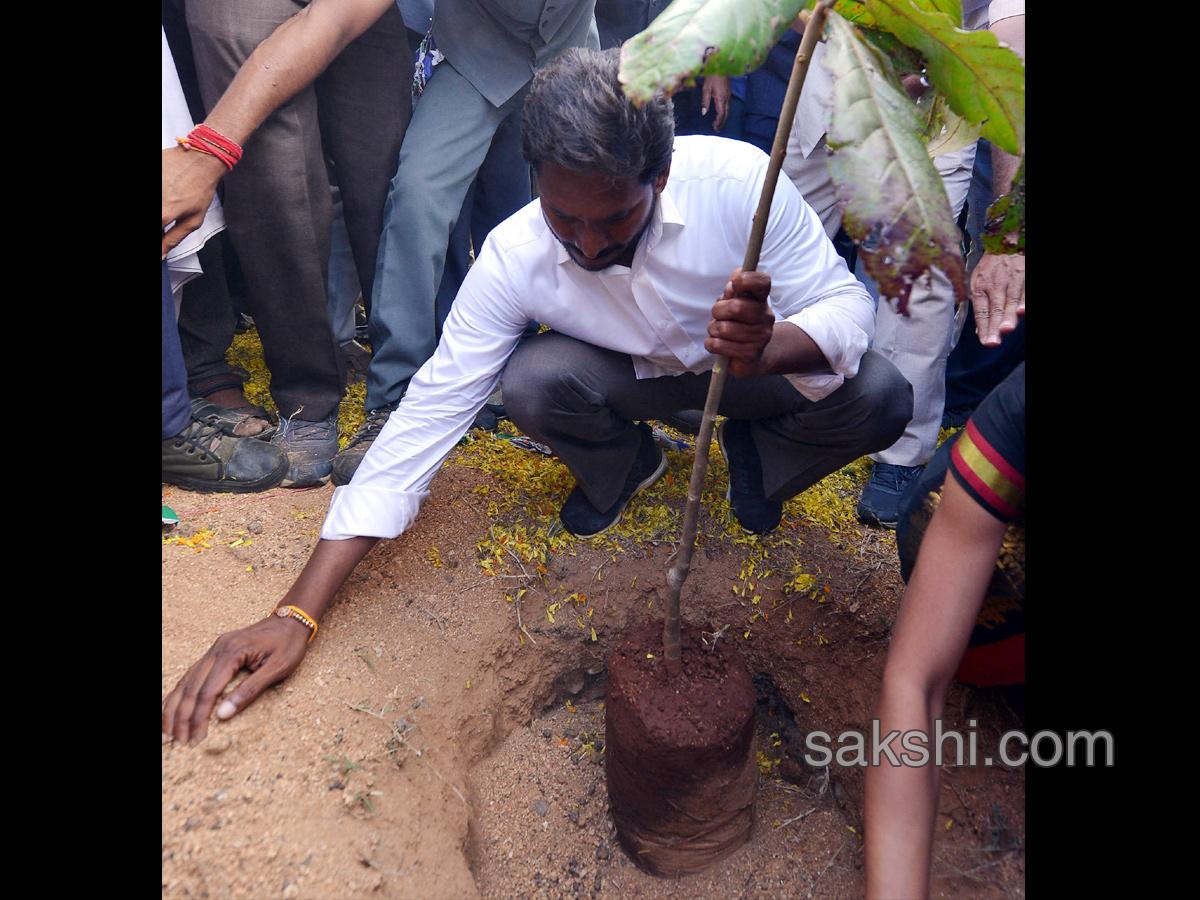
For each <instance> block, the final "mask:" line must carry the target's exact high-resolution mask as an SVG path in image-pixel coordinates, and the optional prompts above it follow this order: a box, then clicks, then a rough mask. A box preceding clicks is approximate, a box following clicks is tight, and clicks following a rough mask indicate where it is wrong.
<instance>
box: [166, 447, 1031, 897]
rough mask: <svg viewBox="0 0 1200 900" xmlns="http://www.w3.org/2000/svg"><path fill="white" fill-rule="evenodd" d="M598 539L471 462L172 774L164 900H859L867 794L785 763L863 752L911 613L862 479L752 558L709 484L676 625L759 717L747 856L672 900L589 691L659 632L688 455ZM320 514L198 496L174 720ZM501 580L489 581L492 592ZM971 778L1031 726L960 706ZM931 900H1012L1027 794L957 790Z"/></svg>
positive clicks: (175, 664)
mask: <svg viewBox="0 0 1200 900" xmlns="http://www.w3.org/2000/svg"><path fill="white" fill-rule="evenodd" d="M670 461H671V467H670V470H669V477H668V478H666V479H664V481H663V482H662V483H660V485H659V486H656V488H655V489H654V490H652V491H651V492H649V494H648V495H647V496H646V497H645V498H644V499H643V498H642V497H639V498H638V499H637V500H635V502H634V503H633V504H632V505H631V507H630V510H629V511H628V512H627V514H626V519H627V520H628V521H629V527H628V528H623V531H624V533H623V534H621V535H618V536H615V537H612V538H608V539H605V538H598V539H595V540H594V541H577V540H573V539H570V538H568V537H566V536H565V535H561V534H557V535H551V534H549V533H548V524H549V523H550V522H552V521H553V511H554V509H556V508H557V507H556V504H557V503H560V502H561V500H562V497H563V496H564V495H565V491H566V490H567V489H568V488H569V486H570V483H571V481H570V476H569V475H567V474H566V473H565V471H563V470H562V468H561V466H559V465H558V464H557V463H556V462H555V461H554V460H551V459H547V458H545V457H542V456H540V455H538V454H536V453H532V452H530V451H525V450H518V449H516V448H514V447H512V446H511V445H510V444H509V443H508V442H506V441H504V440H501V439H497V438H493V437H490V436H488V437H480V438H478V439H477V440H476V441H475V442H474V443H473V444H470V445H467V446H465V447H462V448H460V449H458V450H456V451H455V454H454V455H453V456H452V457H451V461H450V463H449V464H447V465H446V466H445V467H444V468H443V470H442V471H441V472H440V473H439V475H438V476H437V477H436V479H435V480H434V482H433V486H432V495H431V497H430V498H429V500H428V501H427V502H426V503H425V506H424V508H423V510H422V514H421V516H420V517H419V519H418V522H417V524H416V525H415V526H414V527H413V529H412V530H411V531H409V532H408V533H407V534H405V535H403V536H402V537H401V538H399V539H397V540H395V541H386V542H381V543H380V544H379V545H378V546H377V547H376V548H375V550H374V551H372V553H371V554H370V555H369V556H368V557H367V559H366V560H365V561H364V563H363V564H362V565H361V566H360V567H359V568H358V570H357V571H356V572H355V573H354V574H353V575H352V576H351V577H350V579H349V580H348V582H347V584H346V585H345V586H344V587H343V589H342V590H341V592H340V593H339V595H338V598H337V601H336V603H335V605H334V606H333V607H332V608H331V610H330V611H329V613H328V614H327V616H326V617H325V620H324V621H323V622H322V623H321V629H320V634H319V635H318V637H317V639H316V640H315V641H314V642H313V643H312V645H311V647H310V649H309V652H308V655H307V657H306V658H305V660H304V662H303V663H302V664H301V666H300V668H299V669H298V670H297V671H296V672H295V673H294V674H293V675H292V677H291V678H289V679H288V680H287V681H285V682H284V683H282V684H280V685H278V686H276V687H274V688H272V689H270V690H268V691H267V692H266V693H265V694H264V695H263V696H262V697H261V698H260V699H259V700H258V702H257V703H256V704H254V705H253V706H252V707H250V708H249V709H248V710H247V711H245V712H243V713H242V714H241V715H239V716H237V717H236V718H234V719H233V720H231V721H229V722H225V723H216V722H214V724H213V727H212V728H211V730H210V732H209V735H208V737H207V738H206V739H205V740H204V741H203V742H202V743H201V744H200V745H198V746H196V747H190V748H189V747H174V746H164V747H163V749H162V893H163V896H164V897H171V898H177V897H188V898H196V897H200V898H220V897H239V898H240V897H252V898H259V897H262V898H270V897H283V898H359V897H364V898H366V897H372V898H373V897H389V898H476V897H485V898H497V900H500V898H504V900H508V898H531V900H532V898H539V900H540V898H546V900H551V898H571V900H575V898H614V900H630V898H647V900H658V898H676V897H680V898H681V897H688V898H712V900H734V898H750V897H763V898H791V897H795V898H800V897H848V896H854V895H861V894H862V891H863V887H864V872H863V844H862V841H863V824H862V800H863V772H862V770H861V769H860V768H857V767H850V768H844V767H840V766H838V765H836V764H834V765H831V766H829V767H827V768H821V769H813V768H811V767H810V766H808V765H807V764H806V763H805V762H803V760H802V759H801V757H802V755H803V752H804V749H803V747H802V742H803V735H804V734H806V733H808V732H810V731H813V730H817V729H820V730H824V731H826V732H829V733H832V734H837V733H839V732H841V731H843V730H845V729H858V730H861V731H865V732H869V730H870V715H871V704H872V702H873V700H874V696H875V693H876V691H877V689H878V686H879V681H880V677H881V674H882V671H883V663H884V659H885V655H886V651H887V644H888V638H889V633H890V627H891V623H892V621H893V619H894V616H895V613H896V609H897V603H898V600H899V598H900V595H901V593H902V589H903V585H902V582H901V580H900V577H899V574H898V565H897V563H896V554H895V545H894V543H893V541H892V538H891V535H890V533H887V532H882V531H879V530H873V529H868V528H865V527H862V526H858V525H857V524H853V523H851V522H850V521H849V520H848V517H847V515H846V509H847V508H848V505H849V504H850V503H852V502H853V495H854V492H855V490H856V485H857V484H858V483H861V480H862V478H863V477H864V475H865V471H866V469H865V465H863V464H856V466H855V467H850V468H848V469H847V470H845V472H844V473H843V474H841V475H836V476H831V478H830V479H827V480H826V482H823V483H822V484H821V485H818V486H817V487H815V488H814V489H812V491H810V492H808V495H805V496H802V497H801V498H799V499H798V500H796V501H793V502H792V503H791V504H789V506H788V509H787V513H786V515H785V523H784V525H783V526H782V527H781V528H780V529H779V530H778V532H777V533H776V534H775V535H772V536H771V537H770V538H768V539H765V540H758V539H751V538H748V537H746V536H744V535H741V534H740V532H738V531H736V530H734V529H731V528H729V527H728V524H727V518H726V513H725V507H724V506H723V501H722V500H721V499H720V498H721V495H722V494H723V492H724V478H725V472H724V468H723V463H722V462H721V460H720V457H719V454H717V453H716V452H715V449H714V465H713V471H712V472H711V474H710V486H711V490H710V491H709V494H708V496H707V497H706V510H705V513H704V515H703V516H702V519H701V534H702V542H701V543H700V545H699V546H698V548H697V552H696V555H695V557H694V560H693V566H692V571H691V574H690V576H689V578H688V581H687V583H686V585H685V587H684V591H683V604H684V607H683V608H684V616H685V618H688V619H691V620H693V621H697V622H700V623H705V624H706V626H707V627H709V628H710V629H711V630H712V631H714V632H715V631H720V630H722V629H723V631H722V636H721V639H722V640H727V641H731V642H736V645H737V647H738V649H740V650H741V651H742V652H743V653H744V654H745V655H746V657H747V659H748V660H749V662H750V666H751V668H752V670H753V671H754V672H755V674H756V682H757V686H758V689H759V734H758V752H759V764H760V772H761V774H760V779H759V793H758V800H757V811H756V822H755V826H754V830H753V833H752V836H751V839H750V841H749V843H747V844H746V846H744V847H743V848H742V849H741V850H739V851H738V852H737V853H736V854H734V855H733V856H732V857H730V858H728V859H727V860H726V861H724V862H723V863H721V864H719V865H717V866H716V867H715V868H713V869H712V870H710V871H709V872H707V873H705V874H702V875H697V876H692V877H690V878H686V879H681V880H675V881H673V880H661V879H656V878H653V877H651V876H649V875H646V874H644V873H643V872H641V871H640V870H639V869H637V868H636V867H635V866H634V865H633V864H632V863H631V862H630V860H629V859H628V858H627V857H626V855H625V854H624V852H623V851H622V850H621V849H620V847H619V845H617V844H616V841H615V837H614V831H613V826H612V821H611V817H610V816H609V813H608V807H607V804H608V798H607V794H606V791H605V782H604V753H603V749H604V711H603V696H604V667H605V660H606V656H607V653H608V651H609V649H610V648H611V647H612V645H613V644H614V643H615V641H616V640H617V637H618V636H619V635H620V634H621V633H622V632H623V631H624V630H625V629H626V628H627V627H629V626H631V625H632V624H635V623H637V622H639V621H641V620H643V619H645V618H646V617H647V616H653V615H655V614H656V613H658V612H659V611H660V610H661V606H662V602H663V600H664V599H665V596H666V572H667V569H668V567H669V558H670V556H671V554H672V552H673V550H674V543H673V541H674V539H675V538H676V536H677V534H678V520H679V518H680V517H681V512H682V508H683V493H682V487H683V484H684V483H685V482H686V480H687V477H688V472H689V471H690V465H691V454H690V452H688V451H686V450H680V451H674V452H672V453H670ZM332 490H333V489H332V487H325V488H319V489H315V490H309V491H284V490H275V491H270V492H267V493H264V494H260V495H248V496H235V495H201V494H193V493H189V492H186V491H181V490H178V489H176V488H171V487H169V486H167V485H163V503H164V504H168V505H170V506H172V507H173V508H174V509H175V510H176V512H177V513H179V515H180V518H181V524H180V526H179V527H178V528H177V529H175V530H174V531H172V532H169V533H166V534H164V543H163V547H162V638H163V643H162V685H161V691H162V696H163V697H165V696H166V694H167V693H168V692H169V690H170V689H171V687H173V686H174V684H175V683H176V681H177V680H178V679H179V678H180V677H181V676H182V675H183V673H184V672H185V671H186V669H187V668H188V666H189V665H191V663H192V662H194V661H195V660H196V659H197V658H198V657H199V656H200V655H202V654H203V653H204V651H205V650H206V649H207V648H208V646H209V645H210V644H211V642H212V640H213V639H214V638H215V637H216V636H217V635H218V634H220V633H221V632H224V631H227V630H231V629H235V628H239V627H242V626H245V625H247V624H249V623H251V622H253V621H255V620H256V619H258V618H260V617H262V616H264V615H265V614H266V613H267V612H269V611H270V610H271V609H272V608H273V606H274V605H275V603H276V602H277V600H278V598H279V597H280V596H281V595H282V594H283V592H284V591H285V590H286V589H287V587H288V586H289V585H290V583H291V581H292V579H293V578H294V577H295V575H296V574H297V573H298V572H299V570H300V567H301V566H302V565H303V563H304V561H305V560H306V559H307V556H308V554H309V551H310V550H311V548H312V547H313V545H314V544H315V542H316V540H317V536H318V533H319V530H320V527H321V522H322V520H323V517H324V514H325V510H326V508H327V506H328V503H329V499H330V496H331V494H332ZM489 573H491V574H489ZM969 719H976V720H977V721H978V727H977V729H976V730H977V733H978V742H979V747H980V749H981V751H982V752H985V753H990V754H991V755H993V756H994V755H995V750H996V745H997V743H998V737H999V735H1000V734H1001V733H1002V732H1004V731H1006V730H1008V729H1012V728H1020V727H1022V720H1021V719H1020V718H1019V717H1018V716H1017V715H1016V714H1015V713H1014V712H1013V711H1012V710H1011V709H1010V708H1009V706H1008V705H1007V704H1006V703H1005V702H1004V701H1003V700H1002V699H1000V698H999V697H997V696H994V695H992V694H988V693H985V692H978V691H969V690H967V689H965V688H963V687H961V686H956V687H955V688H954V690H953V691H952V693H951V697H950V701H949V704H948V708H947V711H946V727H947V728H955V729H961V730H967V721H968V720H969ZM938 809H939V815H938V828H937V836H936V842H935V849H934V864H933V880H932V895H933V896H934V897H973V898H975V897H985V898H990V897H1021V896H1024V894H1025V854H1024V845H1025V773H1024V770H1023V769H1017V770H1010V769H1007V768H1003V767H1000V766H996V767H990V768H982V767H980V768H949V767H947V768H944V769H943V773H942V789H941V797H940V801H939V806H938Z"/></svg>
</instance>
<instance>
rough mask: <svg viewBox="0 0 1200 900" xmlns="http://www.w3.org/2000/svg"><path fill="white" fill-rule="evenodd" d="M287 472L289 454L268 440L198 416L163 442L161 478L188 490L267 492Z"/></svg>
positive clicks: (203, 491) (210, 492)
mask: <svg viewBox="0 0 1200 900" xmlns="http://www.w3.org/2000/svg"><path fill="white" fill-rule="evenodd" d="M287 473H288V458H287V454H286V453H284V452H283V451H282V450H280V449H279V448H278V447H276V446H275V445H274V444H272V443H270V442H269V441H259V440H255V439H254V438H249V437H234V436H233V435H230V434H226V433H225V432H223V431H222V430H221V429H220V428H218V427H216V426H215V425H211V424H209V423H207V422H201V421H198V420H196V419H193V420H192V421H191V422H189V423H188V426H187V427H186V428H184V429H183V431H181V432H179V434H177V435H175V436H174V437H169V438H167V439H166V440H165V441H163V442H162V480H163V481H165V482H167V483H168V484H176V485H179V487H181V488H187V489H188V490H189V491H200V492H201V493H204V494H212V493H224V492H226V491H229V492H231V493H235V494H248V493H253V492H255V491H265V490H268V489H270V488H273V487H275V486H276V485H277V484H279V483H280V482H281V481H283V478H284V476H285V475H287Z"/></svg>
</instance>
